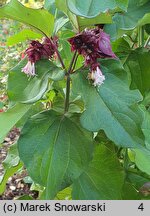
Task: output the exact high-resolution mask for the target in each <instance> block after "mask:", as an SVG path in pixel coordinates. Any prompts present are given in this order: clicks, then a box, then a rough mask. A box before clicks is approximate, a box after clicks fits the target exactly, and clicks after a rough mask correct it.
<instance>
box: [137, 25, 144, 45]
mask: <svg viewBox="0 0 150 216" xmlns="http://www.w3.org/2000/svg"><path fill="white" fill-rule="evenodd" d="M138 46H139V47H144V28H143V26H140V27H138Z"/></svg>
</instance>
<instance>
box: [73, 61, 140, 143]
mask: <svg viewBox="0 0 150 216" xmlns="http://www.w3.org/2000/svg"><path fill="white" fill-rule="evenodd" d="M102 65H103V67H102V66H101V69H102V71H103V73H105V76H106V80H105V82H104V84H102V85H101V86H100V87H99V88H97V89H96V88H95V87H94V86H92V84H90V83H89V81H88V80H87V75H88V74H87V71H82V70H80V71H79V73H77V74H75V75H74V76H73V77H72V79H73V84H72V86H73V93H74V94H77V95H81V97H82V99H83V100H84V102H85V111H84V112H83V114H82V116H81V124H82V126H83V127H84V128H86V129H88V130H90V131H99V130H101V129H103V130H104V131H105V133H106V135H107V137H108V138H109V139H110V140H112V141H113V142H114V143H116V144H117V145H120V146H123V147H136V146H138V145H139V144H142V143H143V134H142V131H141V128H140V126H141V122H142V118H143V112H142V111H141V110H140V109H138V107H137V105H136V104H137V102H138V101H140V100H142V97H141V95H140V93H139V92H138V91H136V90H135V91H131V90H129V87H128V83H127V77H126V74H125V71H124V69H123V68H122V65H121V64H120V63H119V61H116V60H106V61H103V62H102ZM104 66H105V67H104Z"/></svg>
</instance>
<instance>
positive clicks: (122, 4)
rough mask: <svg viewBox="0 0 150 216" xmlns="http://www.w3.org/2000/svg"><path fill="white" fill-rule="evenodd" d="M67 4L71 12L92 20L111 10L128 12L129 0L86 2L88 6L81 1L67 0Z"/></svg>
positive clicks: (88, 0)
mask: <svg viewBox="0 0 150 216" xmlns="http://www.w3.org/2000/svg"><path fill="white" fill-rule="evenodd" d="M67 4H68V7H69V10H70V11H71V12H73V13H74V14H76V15H78V16H83V17H87V18H91V17H95V16H97V15H98V14H100V13H101V12H105V11H107V10H110V9H115V8H120V9H122V10H126V9H127V6H128V0H105V1H103V0H86V4H84V3H83V1H81V0H67Z"/></svg>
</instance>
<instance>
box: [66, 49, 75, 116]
mask: <svg viewBox="0 0 150 216" xmlns="http://www.w3.org/2000/svg"><path fill="white" fill-rule="evenodd" d="M76 54H77V52H75V53H74V55H73V58H72V60H71V63H70V66H69V69H68V71H67V73H66V76H67V82H66V98H65V108H64V113H66V112H68V110H69V97H70V73H71V71H72V67H73V66H74V61H75V59H76Z"/></svg>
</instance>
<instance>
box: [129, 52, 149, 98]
mask: <svg viewBox="0 0 150 216" xmlns="http://www.w3.org/2000/svg"><path fill="white" fill-rule="evenodd" d="M149 62H150V53H149V52H148V51H147V49H136V50H134V51H132V52H131V54H130V55H129V57H128V59H127V61H126V66H127V67H128V70H129V72H130V74H131V89H139V90H140V92H141V93H142V94H143V95H144V94H145V93H146V92H148V91H149V90H150V67H149Z"/></svg>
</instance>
